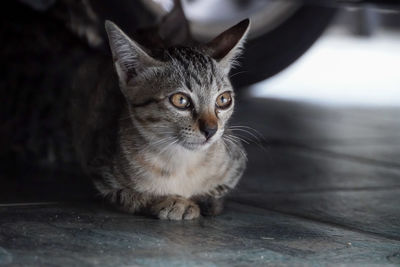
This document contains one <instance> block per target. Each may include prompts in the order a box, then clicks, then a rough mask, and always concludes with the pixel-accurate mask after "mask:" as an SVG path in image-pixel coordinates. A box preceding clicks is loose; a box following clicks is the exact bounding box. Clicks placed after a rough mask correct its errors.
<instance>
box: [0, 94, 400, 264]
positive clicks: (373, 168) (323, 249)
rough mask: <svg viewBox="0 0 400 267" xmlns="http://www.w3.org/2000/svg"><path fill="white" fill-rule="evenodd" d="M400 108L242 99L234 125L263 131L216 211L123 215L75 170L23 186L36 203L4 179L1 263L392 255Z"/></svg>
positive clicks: (396, 250) (336, 260)
mask: <svg viewBox="0 0 400 267" xmlns="http://www.w3.org/2000/svg"><path fill="white" fill-rule="evenodd" d="M399 115H400V108H399V109H395V108H390V109H384V108H379V109H373V108H363V109H352V108H340V109H337V108H336V109H335V108H323V107H318V106H312V105H305V104H300V103H295V102H283V101H277V100H266V99H242V100H241V101H240V104H239V108H238V110H237V113H236V117H235V119H234V121H233V124H234V125H247V126H250V127H252V128H255V129H257V130H258V131H259V132H260V133H261V134H262V135H263V137H262V138H261V137H260V138H258V139H260V140H259V141H255V142H250V144H248V145H246V148H247V150H248V152H249V167H248V170H247V172H246V174H245V176H244V178H243V180H242V182H241V184H240V186H239V188H238V190H237V191H236V192H235V193H234V194H232V195H231V197H230V199H229V201H228V204H227V208H226V211H225V213H224V214H223V215H222V216H219V217H216V218H201V219H199V220H196V221H189V222H169V221H167V222H166V221H158V220H154V219H148V218H145V217H141V216H132V215H128V214H123V213H119V212H116V211H114V210H110V209H109V208H108V207H105V206H103V205H102V204H101V203H98V202H95V201H92V200H89V198H88V197H87V196H86V195H85V194H86V192H87V191H85V190H86V189H82V187H80V186H79V184H80V180H79V179H77V178H71V177H66V178H63V177H61V176H60V177H61V178H60V179H59V180H58V182H55V183H54V182H53V183H51V185H50V186H46V183H45V182H43V183H41V184H40V185H34V184H30V185H29V190H27V191H30V195H29V197H30V198H29V199H31V200H32V201H35V202H41V203H31V204H10V200H13V201H14V202H18V194H16V193H14V192H12V191H11V190H7V189H4V188H3V189H1V190H0V191H1V192H2V193H1V194H2V196H1V198H0V199H2V200H4V201H3V203H8V204H2V205H0V213H1V216H0V264H7V263H9V264H14V265H21V266H25V265H57V266H58V265H63V266H77V265H84V266H86V265H95V264H99V265H102V266H118V265H151V266H153V265H165V266H173V265H183V266H195V265H206V266H210V265H264V264H280V265H288V266H291V265H293V264H306V265H316V264H317V265H320V264H346V263H353V264H359V265H364V264H366V263H370V264H378V265H381V264H393V265H396V264H400V198H399V195H400V118H399ZM250 131H253V130H250ZM252 133H253V135H254V136H257V135H260V134H259V133H257V132H254V131H253V132H252ZM238 134H240V135H241V134H246V133H240V132H238ZM254 136H253V137H252V135H249V134H248V135H247V138H253V139H256V138H255V137H254ZM51 188H56V190H58V192H57V191H56V192H57V193H53V194H46V192H49V191H50V189H51ZM63 188H64V190H63ZM84 188H86V187H84ZM19 189H21V190H23V189H22V187H20V188H19ZM61 190H63V191H64V192H61ZM7 192H8V193H7ZM35 192H36V195H35ZM37 192H40V195H37V194H38V193H37ZM69 192H73V193H69ZM10 195H11V196H10ZM68 196H69V197H68ZM60 200H62V201H60ZM50 201H51V202H50Z"/></svg>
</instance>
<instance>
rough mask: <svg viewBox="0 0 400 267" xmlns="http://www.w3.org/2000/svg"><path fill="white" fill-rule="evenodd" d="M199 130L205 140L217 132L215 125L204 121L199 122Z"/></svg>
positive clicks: (216, 125)
mask: <svg viewBox="0 0 400 267" xmlns="http://www.w3.org/2000/svg"><path fill="white" fill-rule="evenodd" d="M199 128H200V131H201V133H202V134H204V136H205V137H206V139H207V140H208V139H210V138H211V137H212V136H213V135H214V134H215V133H216V132H217V130H218V124H217V123H210V122H207V121H205V120H199Z"/></svg>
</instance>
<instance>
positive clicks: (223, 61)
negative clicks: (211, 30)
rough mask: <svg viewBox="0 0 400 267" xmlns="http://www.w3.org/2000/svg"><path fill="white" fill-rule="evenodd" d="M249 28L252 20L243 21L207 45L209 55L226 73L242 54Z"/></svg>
mask: <svg viewBox="0 0 400 267" xmlns="http://www.w3.org/2000/svg"><path fill="white" fill-rule="evenodd" d="M249 28H250V20H249V19H245V20H242V21H241V22H239V23H238V24H236V25H235V26H233V27H231V28H229V29H228V30H226V31H224V32H223V33H221V34H220V35H218V36H217V37H216V38H214V39H213V40H212V41H210V42H209V43H207V44H206V49H207V51H208V53H209V55H210V56H211V57H212V58H214V59H215V60H217V61H218V62H219V63H220V65H221V66H222V68H223V69H224V70H225V72H226V73H228V72H229V71H230V69H231V67H232V65H233V64H234V62H235V58H236V57H237V56H238V55H239V54H240V52H241V50H242V48H243V43H244V40H245V39H246V36H247V33H248V32H249Z"/></svg>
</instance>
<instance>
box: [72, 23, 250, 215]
mask: <svg viewBox="0 0 400 267" xmlns="http://www.w3.org/2000/svg"><path fill="white" fill-rule="evenodd" d="M107 31H108V34H109V38H110V47H111V49H112V54H113V59H114V64H115V68H116V71H117V74H118V81H119V87H120V90H118V88H116V85H117V84H118V83H117V82H116V81H115V79H108V78H107V77H109V76H110V75H107V72H108V70H107V68H104V71H103V72H104V73H103V72H100V73H95V72H93V71H92V72H91V71H90V68H91V67H90V66H93V64H94V63H93V62H92V63H90V64H89V65H88V67H86V68H83V69H82V71H81V75H80V77H81V78H80V79H88V76H89V77H90V76H94V77H95V76H96V75H99V77H100V78H98V80H97V81H96V82H93V84H92V85H88V86H87V87H86V86H85V88H84V89H83V88H79V90H78V89H76V90H75V91H76V92H79V93H76V92H75V94H76V97H75V103H76V105H75V109H74V112H75V114H77V115H75V116H79V118H76V119H75V120H74V123H75V127H74V129H75V144H76V147H77V150H78V153H79V155H81V160H82V163H83V166H84V168H85V169H86V170H87V171H88V172H89V173H90V174H91V175H92V176H93V177H94V179H93V180H94V183H95V185H96V188H97V189H98V191H99V192H100V194H101V195H102V196H104V197H105V198H107V199H109V201H111V202H112V203H114V204H116V205H117V206H118V207H119V208H121V209H123V210H125V211H128V212H132V213H135V212H145V213H149V214H151V215H154V216H157V217H158V218H160V219H174V220H178V219H193V218H196V217H198V216H199V215H200V213H202V214H204V215H215V214H216V213H219V212H220V211H221V210H222V205H221V201H220V200H221V199H222V198H223V197H224V196H225V195H226V194H227V193H228V192H229V191H230V190H231V189H233V188H234V187H235V186H236V184H237V183H238V181H239V179H240V177H241V175H242V173H243V171H244V168H245V162H246V155H245V152H244V150H243V148H242V146H241V144H240V142H239V141H238V140H237V139H235V138H234V137H232V136H231V135H230V133H228V132H227V124H228V121H229V118H230V117H231V115H232V112H233V108H234V104H235V100H234V93H233V89H232V86H231V83H230V81H229V79H228V76H227V70H226V68H227V65H226V64H225V63H226V62H225V63H224V64H221V62H222V60H219V59H218V60H217V59H214V58H212V57H211V56H210V55H209V54H208V52H207V51H208V50H207V47H204V46H197V47H179V46H178V47H171V48H168V49H165V50H164V51H162V53H158V55H157V56H154V55H153V56H151V55H150V54H149V53H147V52H145V51H144V49H142V48H141V47H139V45H137V44H136V43H135V42H134V41H133V40H131V39H129V38H128V37H127V36H126V35H125V34H124V33H123V32H122V31H121V30H119V29H118V28H117V27H116V26H115V25H113V24H110V23H108V25H107ZM243 34H244V33H242V35H243ZM240 40H242V39H240ZM227 52H230V51H227ZM96 64H97V63H96ZM228 68H230V66H228ZM99 69H100V67H99ZM88 70H89V71H88ZM89 72H90V74H89ZM78 79H79V78H78ZM106 80H107V81H108V82H107V81H106ZM78 84H79V81H78ZM121 92H122V94H121ZM177 92H180V93H184V94H185V95H187V96H189V97H190V99H191V101H192V107H191V108H190V109H188V110H180V109H177V108H176V107H174V106H173V105H172V104H171V102H170V99H169V98H170V96H171V95H172V94H174V93H177ZM223 92H231V95H232V101H233V102H232V104H231V105H230V106H229V107H228V108H226V109H219V108H217V107H216V104H215V103H216V99H217V97H218V96H219V95H220V94H221V93H223ZM199 121H203V122H204V121H206V122H208V123H213V125H217V126H218V129H217V130H216V133H215V134H214V135H213V136H212V137H211V138H209V139H206V137H205V136H204V134H203V133H202V132H201V131H200V128H199V127H200V126H199ZM206 209H207V210H206Z"/></svg>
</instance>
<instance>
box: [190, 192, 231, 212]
mask: <svg viewBox="0 0 400 267" xmlns="http://www.w3.org/2000/svg"><path fill="white" fill-rule="evenodd" d="M193 201H195V202H196V203H197V204H198V205H199V207H200V213H201V215H203V216H216V215H219V214H221V212H222V210H223V209H224V199H223V198H215V197H212V196H209V195H204V196H196V197H194V198H193Z"/></svg>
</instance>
